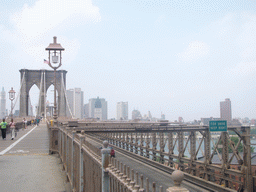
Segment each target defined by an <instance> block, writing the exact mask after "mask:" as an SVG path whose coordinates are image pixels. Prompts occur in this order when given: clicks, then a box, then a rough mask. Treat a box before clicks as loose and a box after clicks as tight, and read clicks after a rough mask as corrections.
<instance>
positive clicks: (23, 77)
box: [11, 71, 25, 111]
mask: <svg viewBox="0 0 256 192" xmlns="http://www.w3.org/2000/svg"><path fill="white" fill-rule="evenodd" d="M24 79H25V71H24V73H23V76H22V80H21V84H20V89H19V91H18V94H17V97H16V99H15V102H14V105H13V106H12V109H11V111H12V110H13V109H14V107H15V105H16V103H17V101H18V99H19V96H20V92H21V88H22V86H23V82H24Z"/></svg>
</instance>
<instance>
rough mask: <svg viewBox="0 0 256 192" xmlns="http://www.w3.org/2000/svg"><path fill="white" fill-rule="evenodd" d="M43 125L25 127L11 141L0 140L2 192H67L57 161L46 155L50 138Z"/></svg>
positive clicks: (57, 159)
mask: <svg viewBox="0 0 256 192" xmlns="http://www.w3.org/2000/svg"><path fill="white" fill-rule="evenodd" d="M48 138H49V137H48V130H47V127H46V124H40V126H38V127H34V126H28V128H27V129H25V130H20V131H19V132H18V135H17V137H16V138H15V139H14V140H11V136H10V134H7V138H6V140H2V138H0V151H1V152H0V155H2V156H0V186H1V191H49V192H60V191H68V190H69V186H68V184H66V183H65V173H64V172H62V170H61V165H60V164H59V162H60V160H59V158H57V157H56V156H54V155H48V152H49V139H48Z"/></svg>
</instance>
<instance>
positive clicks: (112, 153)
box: [110, 148, 116, 157]
mask: <svg viewBox="0 0 256 192" xmlns="http://www.w3.org/2000/svg"><path fill="white" fill-rule="evenodd" d="M110 155H111V157H116V155H115V150H114V149H113V148H112V149H111V151H110Z"/></svg>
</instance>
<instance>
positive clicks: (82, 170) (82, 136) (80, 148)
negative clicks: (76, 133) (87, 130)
mask: <svg viewBox="0 0 256 192" xmlns="http://www.w3.org/2000/svg"><path fill="white" fill-rule="evenodd" d="M84 140H85V136H84V135H80V145H79V156H80V157H79V161H80V167H79V169H80V170H79V191H81V192H82V191H83V189H84V180H83V178H84V167H83V161H84V154H83V149H82V147H83V143H84Z"/></svg>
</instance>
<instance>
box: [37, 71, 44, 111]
mask: <svg viewBox="0 0 256 192" xmlns="http://www.w3.org/2000/svg"><path fill="white" fill-rule="evenodd" d="M42 73H43V72H41V82H40V90H39V101H38V110H37V114H36V116H38V115H39V116H41V114H40V113H41V107H42V106H41V101H42V99H41V91H42V83H43V74H42Z"/></svg>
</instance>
